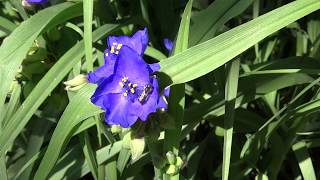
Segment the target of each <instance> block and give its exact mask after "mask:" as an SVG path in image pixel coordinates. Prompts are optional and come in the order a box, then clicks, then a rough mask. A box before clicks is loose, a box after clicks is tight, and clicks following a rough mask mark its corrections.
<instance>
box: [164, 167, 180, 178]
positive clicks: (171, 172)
mask: <svg viewBox="0 0 320 180" xmlns="http://www.w3.org/2000/svg"><path fill="white" fill-rule="evenodd" d="M177 172H178V168H177V167H176V166H175V165H172V164H170V165H169V166H167V169H166V174H168V175H171V176H173V175H175V174H177Z"/></svg>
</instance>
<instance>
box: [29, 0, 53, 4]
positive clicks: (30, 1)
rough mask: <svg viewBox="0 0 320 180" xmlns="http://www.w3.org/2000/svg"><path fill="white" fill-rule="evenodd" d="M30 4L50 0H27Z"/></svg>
mask: <svg viewBox="0 0 320 180" xmlns="http://www.w3.org/2000/svg"><path fill="white" fill-rule="evenodd" d="M26 1H27V2H28V3H29V4H41V3H46V2H48V0H26Z"/></svg>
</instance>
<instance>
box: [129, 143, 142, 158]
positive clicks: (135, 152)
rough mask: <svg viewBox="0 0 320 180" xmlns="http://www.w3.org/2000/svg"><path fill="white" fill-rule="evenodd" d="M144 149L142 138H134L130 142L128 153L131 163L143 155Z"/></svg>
mask: <svg viewBox="0 0 320 180" xmlns="http://www.w3.org/2000/svg"><path fill="white" fill-rule="evenodd" d="M144 147H145V141H144V138H134V139H132V140H131V142H130V151H131V159H132V161H135V160H137V159H138V158H139V157H140V156H141V155H142V153H143V150H144Z"/></svg>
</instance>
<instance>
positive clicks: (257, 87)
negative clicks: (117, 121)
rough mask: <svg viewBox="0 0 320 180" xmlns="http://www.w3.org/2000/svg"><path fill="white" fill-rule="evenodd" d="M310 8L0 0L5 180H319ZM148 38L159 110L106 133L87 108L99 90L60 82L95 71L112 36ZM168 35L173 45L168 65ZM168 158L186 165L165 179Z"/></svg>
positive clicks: (314, 19)
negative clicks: (164, 92)
mask: <svg viewBox="0 0 320 180" xmlns="http://www.w3.org/2000/svg"><path fill="white" fill-rule="evenodd" d="M318 9H320V1H319V0H295V1H292V0H278V1H266V0H241V1H238V0H193V1H192V0H189V1H187V0H161V1H160V0H157V1H156V0H83V1H80V0H73V1H68V2H65V1H63V0H51V1H49V3H47V4H43V5H33V6H31V7H23V6H22V4H21V0H2V1H1V2H0V43H1V46H0V179H1V180H6V179H22V180H25V179H37V180H43V179H99V180H100V179H108V180H109V179H111V180H113V179H139V180H140V179H170V180H171V179H190V180H191V179H224V180H226V179H290V180H291V179H306V180H309V179H310V180H315V179H317V178H320V171H319V169H320V166H319V163H320V159H319V156H317V154H319V152H320V151H319V150H320V149H319V145H320V137H319V134H320V121H319V117H320V116H319V115H320V114H319V106H320V94H319V82H320V78H319V77H318V75H319V73H320V70H319V69H320V61H319V58H320V19H319V17H320V16H319V15H320V14H319V11H317V10H318ZM143 27H147V28H148V30H149V36H150V43H149V46H148V48H147V50H146V54H145V60H146V61H148V62H150V63H151V62H159V63H160V65H161V70H160V72H159V73H158V76H159V78H160V81H161V86H162V87H166V86H171V94H170V97H169V101H168V102H169V106H168V107H169V109H168V113H165V114H162V115H161V116H158V117H156V119H154V118H150V119H149V122H148V123H147V124H144V125H141V124H140V126H139V125H137V126H134V127H133V128H132V129H131V130H128V129H127V130H122V131H121V132H120V133H115V132H114V131H113V130H112V128H111V127H109V126H107V125H106V124H104V122H103V111H102V110H100V109H99V108H98V107H96V106H94V105H93V104H91V102H90V100H89V98H90V96H91V95H92V93H93V91H94V89H95V88H96V87H95V85H92V84H88V85H85V86H84V87H83V88H81V89H80V90H78V91H66V90H65V89H64V88H65V86H64V84H63V82H64V81H66V80H69V79H72V78H73V77H75V76H77V75H79V74H86V73H87V72H89V71H92V70H93V69H95V68H97V67H99V66H100V65H102V64H103V51H104V49H105V48H106V41H105V40H106V37H107V36H108V35H115V34H116V35H131V34H132V33H134V32H135V31H137V30H139V29H141V28H143ZM164 38H169V39H171V40H174V44H175V46H174V50H173V52H172V53H170V54H169V55H168V53H167V52H166V50H165V48H164V45H163V39H164ZM138 124H139V123H138ZM141 126H142V127H143V128H141ZM111 130H112V131H111ZM135 132H143V137H139V138H138V136H136V135H134V133H135ZM132 134H133V135H132ZM130 139H131V141H130ZM135 143H139V146H138V147H140V149H139V148H135V147H136V145H137V144H135ZM169 151H170V152H172V153H173V154H175V156H179V157H181V159H182V160H183V161H184V163H183V166H182V167H181V168H179V171H177V172H176V173H175V174H173V175H169V174H170V173H169V172H168V169H167V168H168V167H169V163H168V162H167V160H166V153H167V152H169ZM130 156H132V157H131V158H130Z"/></svg>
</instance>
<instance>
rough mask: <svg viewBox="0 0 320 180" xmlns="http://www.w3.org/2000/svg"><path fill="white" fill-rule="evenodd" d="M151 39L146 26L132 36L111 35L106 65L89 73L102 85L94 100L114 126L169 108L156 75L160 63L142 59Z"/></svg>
mask: <svg viewBox="0 0 320 180" xmlns="http://www.w3.org/2000/svg"><path fill="white" fill-rule="evenodd" d="M147 42H148V35H147V30H146V29H144V30H142V31H138V32H137V33H136V34H135V35H133V36H132V37H126V36H122V37H114V36H111V37H109V38H108V45H109V49H107V50H106V51H105V65H104V66H102V67H100V68H98V69H97V70H96V71H94V72H91V73H89V75H88V80H89V82H91V83H96V84H98V87H97V89H96V91H95V93H94V94H93V96H92V97H91V101H92V102H93V103H94V104H96V105H97V106H99V107H101V108H102V109H104V110H105V111H106V113H105V120H106V123H108V124H110V125H120V126H122V127H125V128H127V127H130V126H132V125H133V124H134V123H135V122H136V121H137V120H138V119H141V120H142V121H146V120H147V118H148V115H149V114H150V113H153V112H156V111H157V109H159V108H166V107H167V104H166V102H165V100H164V98H163V97H162V96H161V95H160V93H159V88H158V80H157V78H156V77H155V76H154V75H153V73H154V72H155V71H157V70H158V69H159V68H160V66H159V64H151V65H150V64H147V63H146V62H145V61H144V60H143V59H142V55H143V53H144V51H145V49H146V47H147ZM118 47H119V48H118Z"/></svg>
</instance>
